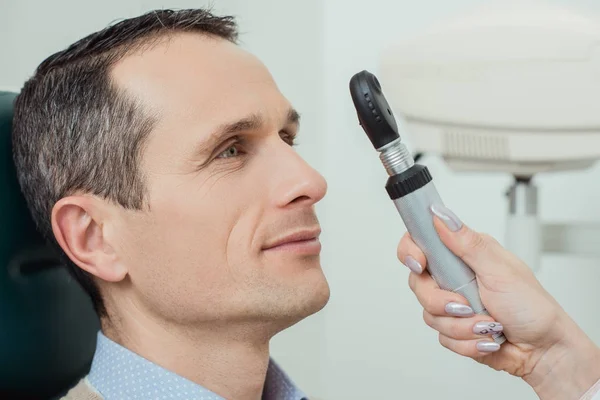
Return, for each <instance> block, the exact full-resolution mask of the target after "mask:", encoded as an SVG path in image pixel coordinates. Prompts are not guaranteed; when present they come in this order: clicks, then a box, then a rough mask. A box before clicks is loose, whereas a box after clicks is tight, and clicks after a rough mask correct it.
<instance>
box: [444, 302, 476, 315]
mask: <svg viewBox="0 0 600 400" xmlns="http://www.w3.org/2000/svg"><path fill="white" fill-rule="evenodd" d="M445 309H446V312H447V313H448V314H450V315H454V316H456V317H470V316H471V315H473V314H474V312H473V309H472V308H471V307H469V306H466V305H464V304H460V303H448V304H446V307H445Z"/></svg>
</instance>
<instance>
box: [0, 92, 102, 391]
mask: <svg viewBox="0 0 600 400" xmlns="http://www.w3.org/2000/svg"><path fill="white" fill-rule="evenodd" d="M15 97H16V94H15V93H7V92H0V398H2V399H4V398H6V399H9V398H10V399H20V398H22V399H50V398H54V397H56V396H58V395H60V394H61V393H64V391H65V390H66V389H67V388H68V387H69V386H71V385H72V384H74V383H76V381H77V380H78V379H80V378H81V377H82V376H83V375H85V374H86V373H87V371H88V370H89V366H90V362H91V359H92V356H93V353H94V350H95V346H96V332H97V331H98V329H99V323H98V319H97V316H96V314H95V312H94V310H93V307H92V305H91V301H90V299H89V297H88V296H87V295H86V294H85V292H83V290H82V289H81V288H80V287H79V285H78V284H77V283H76V282H75V281H73V279H72V278H71V277H70V276H69V274H68V271H67V270H66V269H65V268H64V266H62V265H61V263H60V262H59V260H58V258H57V257H56V255H55V254H54V253H53V252H52V251H51V250H50V248H49V247H48V245H46V243H45V241H44V239H43V238H42V237H41V235H40V234H39V233H38V232H37V231H36V227H35V225H34V223H33V220H32V219H31V215H30V213H29V210H28V209H27V204H26V203H25V199H24V198H23V196H22V193H21V190H20V187H19V185H18V182H17V176H16V171H15V167H14V163H13V158H12V145H11V126H12V115H13V103H14V99H15Z"/></svg>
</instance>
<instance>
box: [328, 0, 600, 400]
mask: <svg viewBox="0 0 600 400" xmlns="http://www.w3.org/2000/svg"><path fill="white" fill-rule="evenodd" d="M567 2H568V3H570V4H582V5H587V6H589V7H591V8H595V9H596V10H598V9H600V4H598V2H597V1H593V0H592V1H573V0H568V1H567V0H565V1H563V3H567ZM481 3H482V1H477V0H454V1H442V0H420V1H413V0H395V1H390V0H370V1H369V2H363V1H348V0H329V1H326V2H325V53H324V59H325V85H326V86H325V91H326V97H325V98H326V104H327V120H326V125H325V129H326V132H327V133H328V135H327V142H326V147H327V149H328V150H329V153H328V154H329V164H328V165H327V167H326V174H327V178H328V180H329V184H330V191H329V195H328V198H327V200H326V204H325V208H326V209H325V212H326V225H325V228H326V229H325V232H326V234H325V237H324V265H325V267H326V268H327V271H328V276H329V278H330V281H331V284H332V292H333V297H332V302H331V303H330V305H329V309H328V315H327V367H326V369H327V377H326V380H327V386H326V388H327V394H328V396H327V397H328V398H331V399H364V398H407V399H408V398H423V399H433V398H447V399H465V400H467V399H472V400H475V399H480V398H482V397H485V398H486V399H490V400H493V399H497V400H500V399H505V398H518V399H528V398H535V396H534V394H533V393H532V391H531V390H530V389H529V388H528V387H527V386H526V385H525V384H524V383H523V382H521V381H519V380H518V379H514V378H512V377H510V376H508V375H507V374H504V373H498V372H495V371H493V370H491V369H489V368H487V367H484V366H482V365H479V364H476V363H475V362H472V361H471V360H469V359H464V358H461V357H459V356H457V355H454V354H452V353H450V352H449V351H448V350H446V349H444V348H442V347H441V346H440V345H439V344H438V342H437V334H436V333H435V332H434V331H432V330H431V329H430V328H428V327H427V326H425V324H424V323H423V321H422V314H421V313H422V308H421V307H420V306H419V304H418V302H417V301H416V299H415V298H414V296H413V294H412V292H411V291H410V289H409V288H408V285H407V277H408V271H407V269H406V268H405V267H403V266H402V265H400V264H399V262H398V261H397V259H396V252H395V249H396V245H397V242H398V240H399V239H400V237H401V236H402V234H403V233H404V232H405V229H404V227H403V225H402V221H401V219H400V217H399V216H398V214H397V211H396V209H395V208H394V206H393V204H392V202H391V201H390V200H389V198H388V197H387V193H386V192H385V189H384V185H385V181H386V179H387V175H386V174H385V171H384V170H383V168H382V166H381V164H380V161H379V159H378V157H377V154H376V153H375V152H374V150H373V149H372V146H371V144H370V142H369V141H368V139H367V138H366V136H365V134H364V133H363V131H362V129H361V128H360V127H359V125H358V122H357V119H356V113H355V111H354V109H353V106H352V102H351V99H350V96H349V92H348V82H349V80H350V78H351V76H352V75H353V74H354V73H356V72H359V71H361V70H362V69H368V70H370V71H372V72H374V73H377V71H378V64H377V60H378V57H379V52H380V51H381V50H382V49H383V48H384V46H386V45H387V44H389V42H390V41H393V40H394V39H396V38H403V37H404V36H406V35H412V34H414V33H416V32H418V31H419V30H421V29H423V28H425V27H426V26H427V25H429V24H433V23H435V21H437V20H440V19H442V18H445V17H448V16H451V15H453V14H456V13H460V12H461V11H463V10H466V9H467V8H469V7H472V6H475V5H478V4H481ZM382 84H383V85H385V82H382ZM384 90H385V86H384ZM573 102H574V107H576V102H577V99H573ZM404 138H405V140H406V141H407V142H408V143H409V144H410V135H409V134H408V133H407V132H404ZM422 162H423V163H425V164H427V165H428V166H429V167H430V170H431V172H432V175H433V176H434V180H435V181H436V186H437V187H438V190H439V192H440V194H441V196H442V198H443V199H444V200H445V202H446V203H447V205H448V206H449V207H451V208H452V209H453V210H454V211H455V212H456V213H457V214H458V215H459V216H460V217H461V218H462V219H463V220H464V221H465V222H466V223H468V224H469V225H471V226H472V227H474V228H475V229H478V230H481V231H485V232H488V233H490V234H492V235H494V236H495V237H497V238H498V239H500V240H501V241H503V237H504V227H505V216H506V202H505V198H504V191H505V190H506V189H507V188H508V185H509V184H510V182H511V179H510V177H509V176H505V175H502V174H485V175H484V174H474V173H462V174H458V173H454V172H452V171H450V170H449V169H448V168H447V167H446V166H445V165H444V164H443V163H442V162H441V161H440V160H439V159H437V158H433V157H426V158H424V159H423V160H422ZM599 178H600V168H599V167H596V168H594V169H593V170H591V171H586V172H578V173H569V174H567V173H564V174H558V175H556V176H553V177H547V176H543V177H540V178H539V179H537V182H538V185H539V187H540V197H541V205H540V207H541V210H540V214H541V216H542V218H543V219H544V220H545V221H563V220H584V221H585V220H596V221H600V208H599V207H598V206H597V204H599V203H598V198H599V197H600V185H599V184H597V182H599V181H600V179H599ZM342 236H344V237H343V238H342ZM540 279H541V280H542V282H543V283H544V284H545V285H546V287H547V288H548V289H549V290H550V292H551V293H552V294H554V295H555V296H556V297H557V298H558V300H559V301H560V302H561V303H562V304H563V306H564V307H565V308H566V309H567V311H569V312H570V313H571V314H572V315H573V316H574V317H575V319H576V320H577V321H578V322H579V323H580V324H581V325H582V326H583V327H584V328H585V329H586V330H587V332H588V333H589V334H590V335H591V336H592V337H593V338H594V339H595V340H596V341H597V342H598V343H600V320H598V318H597V315H598V308H599V307H598V305H600V294H599V293H598V291H597V290H596V287H597V285H598V283H600V267H599V266H598V262H597V261H589V260H587V261H586V260H581V259H569V258H566V257H557V256H556V257H550V256H548V257H545V258H544V260H543V264H542V270H541V272H540ZM524 306H526V305H524Z"/></svg>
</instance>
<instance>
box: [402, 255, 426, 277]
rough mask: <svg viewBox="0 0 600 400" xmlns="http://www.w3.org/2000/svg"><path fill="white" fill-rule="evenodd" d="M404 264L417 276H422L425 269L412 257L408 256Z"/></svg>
mask: <svg viewBox="0 0 600 400" xmlns="http://www.w3.org/2000/svg"><path fill="white" fill-rule="evenodd" d="M404 264H405V265H406V266H407V267H408V268H409V269H410V270H411V271H412V272H414V273H415V274H420V273H421V272H423V267H422V266H421V264H419V262H418V261H417V260H415V259H414V258H412V257H411V256H406V258H404Z"/></svg>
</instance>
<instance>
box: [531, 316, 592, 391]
mask: <svg viewBox="0 0 600 400" xmlns="http://www.w3.org/2000/svg"><path fill="white" fill-rule="evenodd" d="M563 326H564V328H563V329H562V338H561V340H559V341H558V342H557V343H556V344H554V345H553V346H551V347H550V348H548V349H547V350H546V351H545V352H544V353H543V354H542V355H541V356H540V357H539V359H538V360H537V361H536V363H535V366H534V367H533V369H532V370H531V372H530V373H528V374H527V375H525V376H524V377H523V379H524V380H525V381H526V382H527V383H528V384H529V385H530V386H531V387H532V388H533V389H534V390H535V392H536V393H537V395H538V396H539V398H540V399H542V400H554V399H573V400H577V399H579V398H580V397H581V396H582V395H583V394H585V392H586V391H588V389H590V388H591V387H592V386H593V385H594V384H595V383H596V382H598V380H600V348H598V346H596V345H595V344H594V342H592V340H591V339H590V338H589V337H588V336H587V335H586V334H585V333H584V332H583V331H582V330H581V329H580V328H579V327H578V326H577V325H576V324H575V323H574V322H573V321H572V320H571V319H570V318H569V317H568V316H566V315H565V319H564V322H563Z"/></svg>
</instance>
